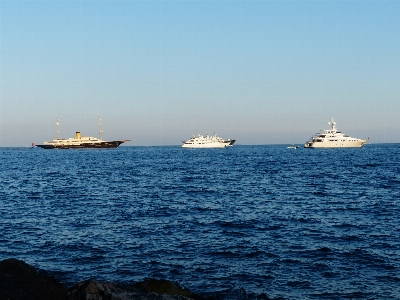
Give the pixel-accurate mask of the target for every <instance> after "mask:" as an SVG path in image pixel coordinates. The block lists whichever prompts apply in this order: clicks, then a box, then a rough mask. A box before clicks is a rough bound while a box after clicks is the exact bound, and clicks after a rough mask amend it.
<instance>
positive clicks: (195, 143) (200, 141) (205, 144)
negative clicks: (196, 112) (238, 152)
mask: <svg viewBox="0 0 400 300" xmlns="http://www.w3.org/2000/svg"><path fill="white" fill-rule="evenodd" d="M235 141H236V140H234V139H228V140H224V139H222V138H220V137H218V136H217V134H216V133H214V135H211V136H210V135H208V134H207V135H206V136H202V135H200V134H198V135H197V136H193V137H192V138H191V139H189V140H187V141H182V142H183V145H182V148H225V147H227V146H233V144H234V143H235Z"/></svg>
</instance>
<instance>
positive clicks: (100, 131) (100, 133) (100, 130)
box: [98, 114, 103, 140]
mask: <svg viewBox="0 0 400 300" xmlns="http://www.w3.org/2000/svg"><path fill="white" fill-rule="evenodd" d="M98 119H99V135H100V140H101V136H102V134H103V129H101V119H100V114H98Z"/></svg>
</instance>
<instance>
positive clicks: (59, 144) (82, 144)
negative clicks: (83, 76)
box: [36, 118, 129, 149]
mask: <svg viewBox="0 0 400 300" xmlns="http://www.w3.org/2000/svg"><path fill="white" fill-rule="evenodd" d="M100 121H101V119H100V118H99V128H100V131H99V133H100V138H99V139H98V138H95V137H92V136H82V135H81V133H80V132H76V134H75V138H68V139H61V138H60V137H59V136H60V131H59V129H58V126H59V122H58V119H57V122H56V126H57V131H58V137H57V138H55V139H53V140H52V141H51V142H44V143H43V145H36V147H40V148H43V149H81V148H118V147H119V145H121V144H122V143H125V142H128V141H129V140H119V141H111V142H109V141H105V140H102V139H101V135H102V133H103V130H102V129H101V127H100V126H101V124H100Z"/></svg>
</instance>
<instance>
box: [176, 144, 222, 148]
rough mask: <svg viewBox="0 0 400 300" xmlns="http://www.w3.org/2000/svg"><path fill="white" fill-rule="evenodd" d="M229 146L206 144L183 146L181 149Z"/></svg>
mask: <svg viewBox="0 0 400 300" xmlns="http://www.w3.org/2000/svg"><path fill="white" fill-rule="evenodd" d="M227 146H229V144H224V143H208V144H183V145H182V148H226V147H227Z"/></svg>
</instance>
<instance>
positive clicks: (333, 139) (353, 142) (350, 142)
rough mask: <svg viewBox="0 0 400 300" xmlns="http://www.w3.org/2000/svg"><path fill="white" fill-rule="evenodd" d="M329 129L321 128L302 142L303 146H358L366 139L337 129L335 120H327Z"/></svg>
mask: <svg viewBox="0 0 400 300" xmlns="http://www.w3.org/2000/svg"><path fill="white" fill-rule="evenodd" d="M328 125H330V126H331V129H328V130H323V131H321V132H320V133H317V134H316V135H315V136H313V137H311V139H310V140H309V141H307V142H306V143H305V144H304V147H305V148H360V147H362V146H363V145H364V144H365V143H366V142H368V140H362V139H357V138H352V137H350V136H348V135H346V134H343V133H341V132H340V131H337V128H336V122H335V121H333V118H332V122H328Z"/></svg>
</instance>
